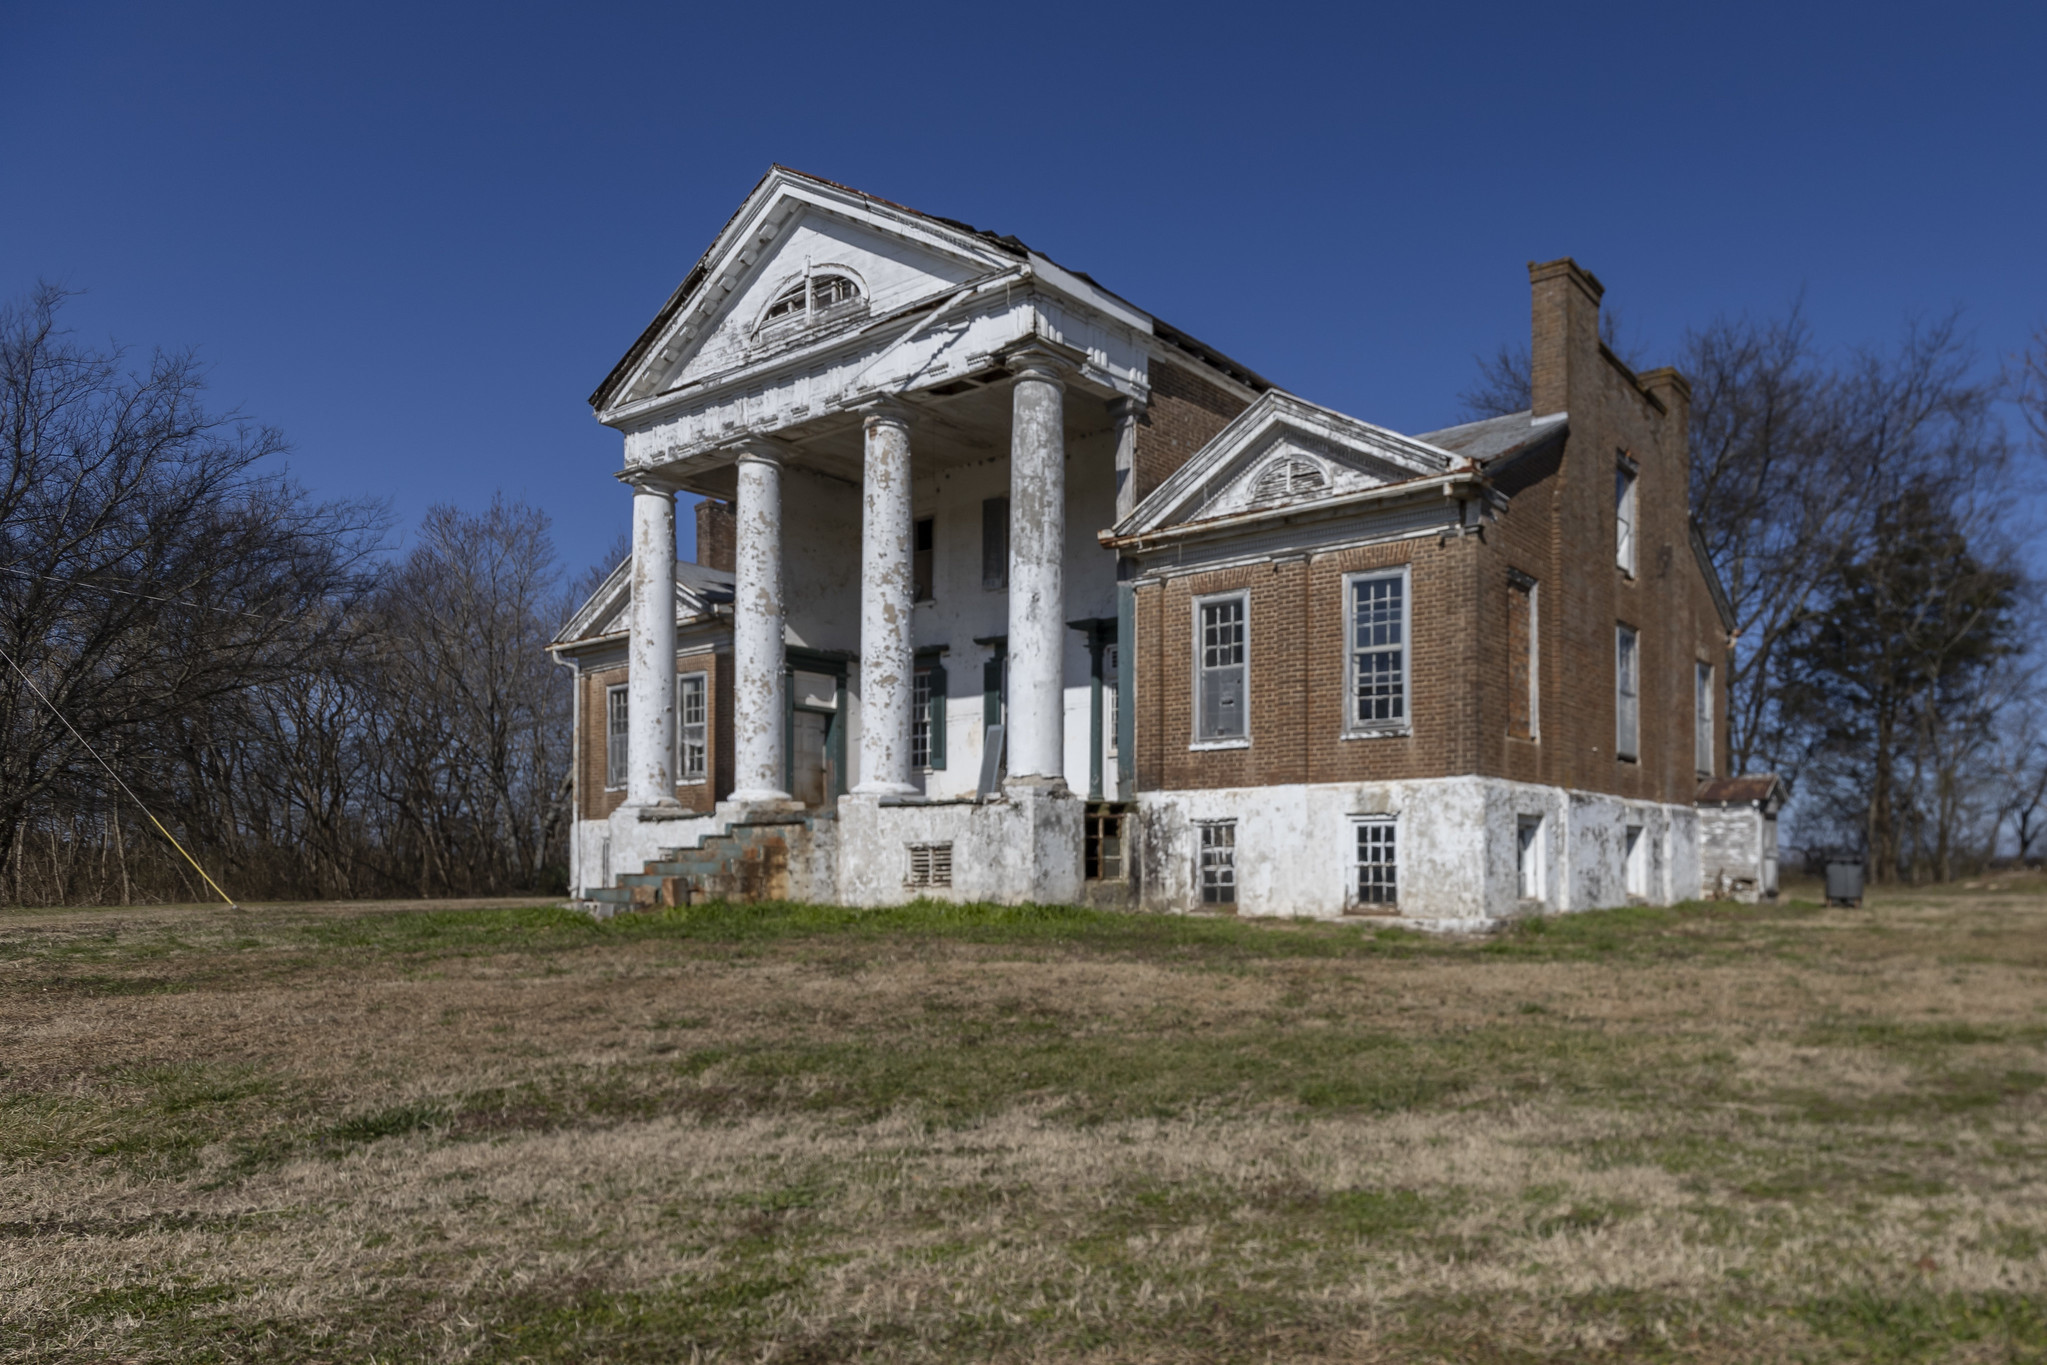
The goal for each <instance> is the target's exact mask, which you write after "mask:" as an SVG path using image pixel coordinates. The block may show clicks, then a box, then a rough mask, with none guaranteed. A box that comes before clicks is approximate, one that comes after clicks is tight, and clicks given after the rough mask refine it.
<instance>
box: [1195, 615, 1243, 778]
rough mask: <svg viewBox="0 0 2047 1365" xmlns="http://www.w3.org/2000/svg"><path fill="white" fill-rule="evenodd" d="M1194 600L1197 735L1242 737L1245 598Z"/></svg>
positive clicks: (1202, 737) (1199, 738)
mask: <svg viewBox="0 0 2047 1365" xmlns="http://www.w3.org/2000/svg"><path fill="white" fill-rule="evenodd" d="M1197 605H1198V611H1199V616H1198V622H1197V625H1196V635H1197V637H1198V638H1197V639H1196V640H1195V642H1194V652H1195V659H1194V664H1195V668H1194V672H1195V680H1194V690H1195V696H1196V707H1195V710H1196V720H1195V733H1194V737H1195V739H1196V740H1197V741H1213V740H1231V739H1243V738H1244V737H1245V736H1246V735H1248V734H1249V733H1250V729H1249V727H1248V725H1247V724H1246V720H1245V715H1244V711H1245V707H1244V702H1245V692H1246V686H1245V684H1246V682H1247V681H1248V679H1247V674H1248V673H1249V671H1250V670H1249V668H1248V666H1247V663H1246V647H1245V646H1246V641H1245V619H1244V618H1245V605H1246V603H1245V599H1244V596H1243V595H1242V594H1241V593H1240V594H1237V595H1235V596H1232V597H1218V598H1212V599H1210V600H1208V601H1205V602H1201V603H1199V604H1197Z"/></svg>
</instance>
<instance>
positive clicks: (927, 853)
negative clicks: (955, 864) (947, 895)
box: [903, 843, 952, 886]
mask: <svg viewBox="0 0 2047 1365" xmlns="http://www.w3.org/2000/svg"><path fill="white" fill-rule="evenodd" d="M905 847H907V848H908V849H909V851H910V869H909V873H908V874H907V875H906V876H905V877H904V878H903V885H904V886H951V885H952V845H951V844H949V843H945V844H908V845H905Z"/></svg>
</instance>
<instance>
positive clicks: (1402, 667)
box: [1345, 568, 1409, 734]
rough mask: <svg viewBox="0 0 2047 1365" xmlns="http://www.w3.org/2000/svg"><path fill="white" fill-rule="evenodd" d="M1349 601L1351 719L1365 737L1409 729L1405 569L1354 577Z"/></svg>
mask: <svg viewBox="0 0 2047 1365" xmlns="http://www.w3.org/2000/svg"><path fill="white" fill-rule="evenodd" d="M1345 591H1346V594H1347V597H1348V611H1347V620H1346V622H1345V626H1346V629H1347V630H1348V632H1349V637H1350V638H1349V642H1348V643H1349V646H1350V647H1349V650H1348V651H1347V653H1348V657H1349V668H1350V717H1349V721H1350V723H1349V725H1348V727H1347V728H1348V730H1349V731H1350V733H1352V734H1364V733H1371V732H1374V731H1381V730H1405V729H1406V728H1407V725H1408V713H1407V693H1408V637H1409V630H1408V625H1409V614H1408V598H1409V593H1408V577H1407V570H1406V569H1405V568H1400V569H1394V570H1392V571H1391V572H1387V573H1369V574H1353V575H1351V576H1350V577H1349V578H1348V579H1346V580H1345Z"/></svg>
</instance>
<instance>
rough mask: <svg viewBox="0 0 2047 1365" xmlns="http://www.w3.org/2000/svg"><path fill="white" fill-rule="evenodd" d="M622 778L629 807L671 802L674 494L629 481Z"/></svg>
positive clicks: (673, 666) (672, 802) (671, 804)
mask: <svg viewBox="0 0 2047 1365" xmlns="http://www.w3.org/2000/svg"><path fill="white" fill-rule="evenodd" d="M627 629H628V641H627V645H626V650H627V665H628V669H629V671H628V673H627V675H626V779H625V799H626V804H627V805H629V806H673V805H675V804H676V800H675V770H674V766H673V765H674V762H675V758H674V755H675V494H674V493H673V492H671V491H670V490H668V489H666V488H661V487H658V486H656V485H655V484H654V483H652V482H651V481H648V480H644V479H643V480H640V481H639V482H636V483H635V484H634V485H633V598H632V618H631V620H630V622H629V623H628V628H627Z"/></svg>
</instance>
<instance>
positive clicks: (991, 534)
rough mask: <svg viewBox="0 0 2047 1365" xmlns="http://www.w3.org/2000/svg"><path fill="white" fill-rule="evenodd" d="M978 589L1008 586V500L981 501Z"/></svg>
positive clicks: (990, 499)
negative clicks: (979, 581) (979, 579)
mask: <svg viewBox="0 0 2047 1365" xmlns="http://www.w3.org/2000/svg"><path fill="white" fill-rule="evenodd" d="M981 586H982V587H984V588H988V589H1000V588H1007V587H1008V586H1009V499H1008V498H983V499H982V500H981Z"/></svg>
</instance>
